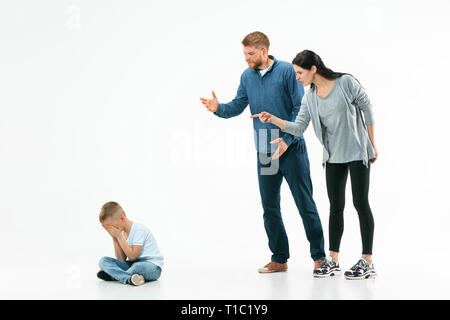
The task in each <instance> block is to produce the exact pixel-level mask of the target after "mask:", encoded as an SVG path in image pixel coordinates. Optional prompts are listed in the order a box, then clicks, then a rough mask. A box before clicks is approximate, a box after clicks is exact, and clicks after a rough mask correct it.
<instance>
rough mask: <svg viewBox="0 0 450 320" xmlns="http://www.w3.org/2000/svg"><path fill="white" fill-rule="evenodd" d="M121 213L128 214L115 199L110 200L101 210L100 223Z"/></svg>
mask: <svg viewBox="0 0 450 320" xmlns="http://www.w3.org/2000/svg"><path fill="white" fill-rule="evenodd" d="M121 214H123V215H124V216H126V214H125V211H123V209H122V207H121V206H120V204H118V203H117V202H114V201H109V202H107V203H105V204H104V205H103V207H102V209H101V210H100V216H99V220H100V223H102V222H103V221H105V220H106V219H108V218H109V217H115V216H118V215H121Z"/></svg>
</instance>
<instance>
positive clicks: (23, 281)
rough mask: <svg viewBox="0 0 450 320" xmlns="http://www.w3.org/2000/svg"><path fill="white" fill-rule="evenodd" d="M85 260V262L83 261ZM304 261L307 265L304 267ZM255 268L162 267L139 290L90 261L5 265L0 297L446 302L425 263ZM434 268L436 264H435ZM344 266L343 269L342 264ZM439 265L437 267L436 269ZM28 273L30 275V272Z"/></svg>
mask: <svg viewBox="0 0 450 320" xmlns="http://www.w3.org/2000/svg"><path fill="white" fill-rule="evenodd" d="M86 261H87V260H86ZM309 264H310V263H308V265H309ZM258 266H259V265H252V264H250V263H248V262H245V264H241V265H238V264H236V263H235V264H231V265H228V264H226V263H222V262H220V261H214V262H213V263H210V264H209V265H200V266H194V265H185V266H183V264H182V263H178V264H168V265H167V266H166V267H165V268H164V272H163V274H162V276H161V278H160V279H159V280H158V281H155V282H150V283H146V284H145V285H143V286H141V287H132V286H126V285H122V284H120V283H118V282H103V281H101V280H98V279H97V278H96V275H95V274H96V271H97V266H96V263H90V262H89V263H85V264H74V265H70V264H61V263H60V264H58V263H56V264H51V263H49V262H46V263H42V264H41V267H36V268H34V269H33V270H31V268H30V267H25V266H22V267H17V266H11V265H10V266H5V265H3V266H2V268H1V273H2V275H3V281H2V285H1V286H0V298H1V299H449V298H450V294H449V293H448V290H447V288H448V285H449V284H450V277H449V276H446V275H437V276H432V275H428V274H427V269H426V266H425V265H417V264H415V266H416V267H414V266H411V267H410V268H407V270H402V268H401V266H400V265H399V266H396V267H392V268H391V269H388V270H384V269H382V268H381V269H380V268H378V270H379V273H380V274H379V276H378V277H377V278H375V279H369V280H362V281H349V280H345V279H344V278H343V276H340V277H335V278H328V279H316V278H313V277H312V276H311V269H310V268H309V267H307V266H306V264H305V265H303V264H300V263H299V262H298V261H297V262H295V261H294V262H291V263H290V264H289V271H288V272H285V273H274V274H258V273H257V272H256V269H257V267H258ZM437 266H438V267H439V264H438V265H437ZM343 267H344V268H345V267H346V266H343ZM440 267H442V266H440ZM32 271H33V272H34V274H35V276H33V275H32V273H31V272H32Z"/></svg>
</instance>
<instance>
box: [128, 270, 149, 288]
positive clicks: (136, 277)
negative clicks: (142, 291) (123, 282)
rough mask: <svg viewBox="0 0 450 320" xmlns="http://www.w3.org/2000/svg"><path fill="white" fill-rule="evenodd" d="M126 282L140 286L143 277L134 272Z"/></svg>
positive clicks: (142, 282)
mask: <svg viewBox="0 0 450 320" xmlns="http://www.w3.org/2000/svg"><path fill="white" fill-rule="evenodd" d="M127 283H128V284H131V285H133V286H141V285H143V284H144V283H145V279H144V277H143V276H141V275H140V274H137V273H135V274H133V275H132V276H131V277H130V278H128V280H127Z"/></svg>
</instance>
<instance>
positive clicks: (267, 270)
mask: <svg viewBox="0 0 450 320" xmlns="http://www.w3.org/2000/svg"><path fill="white" fill-rule="evenodd" d="M286 271H287V269H286V270H270V269H267V268H259V269H258V272H259V273H274V272H286Z"/></svg>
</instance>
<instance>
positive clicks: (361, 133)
mask: <svg viewBox="0 0 450 320" xmlns="http://www.w3.org/2000/svg"><path fill="white" fill-rule="evenodd" d="M341 80H343V81H336V82H335V85H336V86H337V89H338V90H340V92H341V94H342V95H343V96H344V97H345V99H344V100H345V101H346V102H347V103H346V107H347V108H346V109H347V121H348V124H349V128H350V130H351V134H352V135H353V136H354V137H355V139H356V141H357V142H358V145H359V148H358V149H357V150H355V153H356V152H358V153H360V155H361V157H362V159H363V163H364V165H365V166H366V167H368V162H369V159H372V158H375V150H374V148H373V146H372V143H371V142H370V138H369V135H368V133H367V128H366V125H370V124H374V118H373V111H372V106H371V104H370V101H369V98H368V96H367V94H366V92H365V91H364V89H363V88H362V87H361V85H360V84H359V83H358V81H357V80H356V79H355V78H353V77H352V76H351V75H343V76H342V79H341ZM362 113H364V118H363V116H362ZM310 121H312V124H313V128H314V132H315V134H316V136H317V138H318V139H319V141H320V143H321V144H322V146H323V159H322V165H325V163H326V162H327V160H328V158H329V153H328V150H329V149H328V146H327V144H326V139H325V137H326V128H325V127H323V126H322V124H321V122H320V118H319V109H318V103H317V95H316V88H312V89H311V90H309V91H308V92H306V93H305V95H304V96H303V99H302V104H301V107H300V111H299V112H298V114H297V117H296V119H295V121H294V122H292V121H286V128H285V129H284V130H282V131H284V132H287V133H290V134H292V135H295V136H301V135H302V134H303V132H304V131H305V130H306V128H307V127H308V125H309V122H310Z"/></svg>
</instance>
